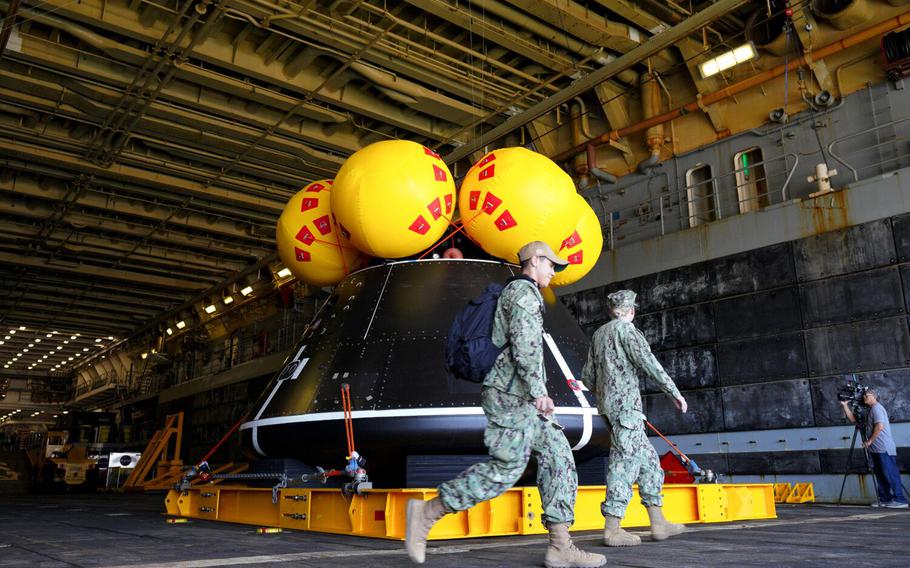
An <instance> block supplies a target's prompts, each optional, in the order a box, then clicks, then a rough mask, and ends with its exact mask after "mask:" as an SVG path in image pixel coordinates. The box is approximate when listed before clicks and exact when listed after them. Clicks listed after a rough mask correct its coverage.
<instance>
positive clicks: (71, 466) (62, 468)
mask: <svg viewBox="0 0 910 568" xmlns="http://www.w3.org/2000/svg"><path fill="white" fill-rule="evenodd" d="M68 437H69V432H67V431H66V430H62V431H57V430H53V431H49V432H47V435H46V436H45V438H44V445H42V446H38V447H36V448H33V449H31V450H29V451H28V452H27V454H26V455H27V457H28V460H29V462H30V464H31V467H32V469H34V470H37V471H39V472H41V475H42V476H43V481H44V482H45V483H53V482H55V481H56V482H59V481H63V482H64V483H66V485H82V484H83V483H85V482H86V477H87V475H88V473H89V471H91V470H93V469H96V468H97V467H98V459H97V458H96V457H88V454H87V452H86V447H85V446H84V445H79V444H68V443H66V439H67V438H68ZM51 464H53V465H51Z"/></svg>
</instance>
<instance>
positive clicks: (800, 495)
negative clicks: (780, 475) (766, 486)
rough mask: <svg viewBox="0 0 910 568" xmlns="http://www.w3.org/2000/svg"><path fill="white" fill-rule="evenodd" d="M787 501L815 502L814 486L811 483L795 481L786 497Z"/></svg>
mask: <svg viewBox="0 0 910 568" xmlns="http://www.w3.org/2000/svg"><path fill="white" fill-rule="evenodd" d="M787 503H815V486H814V485H812V484H811V483H797V484H795V485H794V486H793V491H791V492H790V495H789V496H788V497H787Z"/></svg>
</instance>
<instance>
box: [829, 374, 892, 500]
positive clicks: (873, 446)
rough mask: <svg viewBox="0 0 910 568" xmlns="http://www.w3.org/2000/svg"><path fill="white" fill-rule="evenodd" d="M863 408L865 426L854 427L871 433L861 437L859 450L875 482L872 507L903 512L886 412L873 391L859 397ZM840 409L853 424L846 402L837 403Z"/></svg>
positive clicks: (867, 391)
mask: <svg viewBox="0 0 910 568" xmlns="http://www.w3.org/2000/svg"><path fill="white" fill-rule="evenodd" d="M862 400H863V402H862V403H863V405H864V406H865V407H867V408H868V416H867V418H866V424H865V425H862V426H859V425H858V427H866V428H869V429H871V433H870V434H869V435H868V436H866V437H864V440H865V441H864V442H863V448H864V450H866V451H868V452H869V455H870V456H871V457H872V466H873V472H874V474H875V478H876V480H877V481H878V502H876V503H873V504H872V506H873V507H888V508H889V509H905V508H907V506H908V505H907V498H906V497H905V496H904V493H903V490H902V489H901V474H900V470H898V468H897V447H896V446H895V445H894V438H893V437H892V436H891V423H890V422H889V421H888V411H887V410H885V407H884V406H882V405H881V403H879V402H878V394H877V393H876V392H875V391H874V390H873V389H871V388H870V389H866V391H865V392H864V393H863V399H862ZM840 404H841V408H843V410H844V415H845V416H846V417H847V420H849V421H850V422H852V423H853V424H856V423H857V418H856V414H855V413H854V409H852V408H850V401H849V400H841V401H840Z"/></svg>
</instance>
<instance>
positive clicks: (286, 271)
mask: <svg viewBox="0 0 910 568" xmlns="http://www.w3.org/2000/svg"><path fill="white" fill-rule="evenodd" d="M290 275H291V269H290V268H287V267H285V268H282V269H281V270H279V271H278V278H287V277H288V276H290Z"/></svg>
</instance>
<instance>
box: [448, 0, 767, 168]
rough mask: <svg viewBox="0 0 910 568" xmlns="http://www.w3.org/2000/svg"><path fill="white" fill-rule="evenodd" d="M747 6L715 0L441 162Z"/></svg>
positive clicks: (479, 145) (740, 0) (491, 139)
mask: <svg viewBox="0 0 910 568" xmlns="http://www.w3.org/2000/svg"><path fill="white" fill-rule="evenodd" d="M748 3H749V0H717V1H716V2H714V3H713V4H711V5H710V6H708V7H706V8H704V9H702V10H701V11H699V12H698V13H696V14H695V15H694V16H692V17H691V18H688V19H687V20H686V21H684V22H683V23H681V24H678V25H676V26H674V27H672V28H670V29H669V30H666V31H665V32H662V33H660V34H658V35H656V36H654V37H652V38H650V39H649V40H648V41H646V42H645V43H643V44H641V45H639V46H638V47H636V48H635V49H633V50H631V51H629V52H628V53H626V54H624V55H622V56H621V57H617V58H616V60H615V61H613V62H611V63H609V64H607V65H606V66H604V67H601V68H600V69H597V70H596V71H593V72H591V73H589V74H587V75H585V76H584V77H582V78H581V79H578V80H577V81H575V82H574V83H572V84H571V85H569V86H568V87H566V88H565V89H563V90H562V91H560V92H558V93H556V94H554V95H551V96H549V97H547V98H546V99H544V100H542V101H540V102H539V103H537V104H534V105H532V106H531V107H530V108H528V109H525V110H524V111H522V112H520V113H518V114H516V115H515V116H512V117H510V118H508V119H506V120H505V121H504V122H503V123H502V124H500V125H498V126H496V127H495V128H493V129H492V130H490V131H489V132H485V133H483V134H481V135H480V136H477V137H475V138H473V139H472V140H471V141H470V142H468V143H466V144H464V145H462V146H460V147H458V148H457V149H455V150H453V151H452V152H449V153H448V154H446V155H445V156H444V157H443V160H445V162H446V163H447V164H452V163H455V162H456V161H458V160H460V159H462V158H464V157H466V156H468V155H470V154H471V153H472V152H475V151H477V150H478V149H480V148H483V147H484V146H487V145H489V144H491V143H492V142H495V141H496V140H499V138H500V137H502V136H504V135H506V134H508V133H509V132H511V131H513V130H515V129H516V128H519V127H522V126H524V125H526V124H528V123H529V122H531V121H533V120H535V119H537V118H539V117H541V116H543V115H544V114H546V113H548V112H550V111H552V110H553V109H555V108H556V107H558V106H559V105H561V104H564V103H565V102H567V101H570V100H572V99H573V98H575V97H577V96H578V95H580V94H581V93H584V92H585V91H588V90H590V89H592V88H594V87H596V86H597V85H599V84H601V83H603V82H604V81H606V80H607V79H610V78H612V77H615V76H616V75H617V74H618V73H620V72H622V71H625V70H626V69H629V68H631V67H633V66H634V65H636V64H637V63H639V62H641V61H643V60H645V59H647V58H648V57H651V56H653V55H655V54H656V53H658V52H660V51H661V50H663V49H665V48H667V47H669V46H671V45H674V44H676V43H679V41H680V40H682V39H683V38H685V37H686V36H688V35H689V34H690V33H691V32H692V31H693V30H697V29H699V28H700V27H702V26H704V25H705V24H707V23H709V22H711V21H714V20H715V19H717V18H719V17H721V16H724V15H726V14H728V13H730V12H732V11H733V10H736V9H737V8H739V7H740V6H743V5H745V4H748ZM482 122H484V119H480V120H479V121H477V122H474V123H471V124H469V125H467V126H465V127H464V128H462V129H461V130H459V131H458V132H456V133H455V134H453V135H451V136H450V137H449V139H448V140H451V139H454V138H456V137H457V136H459V135H461V134H462V133H464V132H467V131H471V130H472V129H474V128H475V127H476V126H477V125H478V124H480V123H482ZM649 126H651V125H649ZM448 140H446V141H443V143H445V142H447V141H448ZM584 146H587V143H586V144H584ZM581 150H582V147H575V148H572V149H571V151H567V152H563V154H564V155H563V157H562V159H566V158H567V157H568V156H574V155H575V154H578V153H579V152H581Z"/></svg>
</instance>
